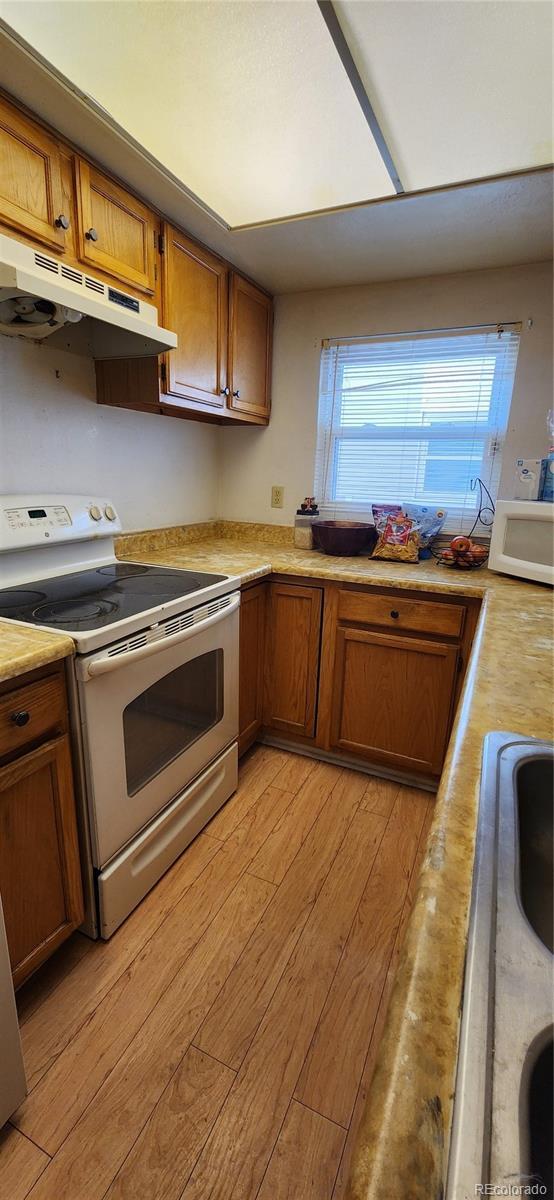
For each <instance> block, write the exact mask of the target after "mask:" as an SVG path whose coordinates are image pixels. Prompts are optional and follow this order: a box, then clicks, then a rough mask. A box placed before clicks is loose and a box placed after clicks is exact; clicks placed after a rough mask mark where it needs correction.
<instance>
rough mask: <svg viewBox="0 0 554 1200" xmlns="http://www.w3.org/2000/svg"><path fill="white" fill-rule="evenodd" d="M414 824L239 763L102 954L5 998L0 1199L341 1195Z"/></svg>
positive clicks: (302, 1198) (80, 949)
mask: <svg viewBox="0 0 554 1200" xmlns="http://www.w3.org/2000/svg"><path fill="white" fill-rule="evenodd" d="M431 811H432V798H431V797H430V796H429V795H428V794H427V793H425V792H421V791H418V790H416V789H411V788H406V787H399V786H398V785H396V784H392V783H384V782H382V781H378V780H375V779H370V778H369V777H368V776H366V775H362V774H359V773H358V772H355V771H348V770H342V769H339V768H338V767H335V766H330V765H328V764H324V763H316V762H313V761H312V760H310V759H307V758H302V757H300V756H298V755H294V754H287V753H283V752H281V751H280V750H276V749H273V748H270V747H262V746H260V747H257V748H255V749H254V750H253V751H252V752H251V753H250V754H249V755H248V756H247V758H246V759H245V760H244V762H243V765H242V768H241V778H240V786H239V790H238V791H237V793H236V795H235V796H234V797H233V798H232V799H231V800H230V801H229V803H228V804H227V805H225V807H224V808H223V809H222V810H221V811H220V812H219V813H218V814H217V816H216V817H215V818H214V820H213V821H212V822H211V824H210V825H209V826H208V827H207V829H206V830H205V832H203V833H202V834H201V835H200V836H199V837H198V838H197V839H196V841H195V842H194V843H193V845H192V846H190V847H189V849H188V850H187V851H186V852H185V854H184V855H183V856H182V857H181V859H180V860H179V862H177V863H176V864H175V866H174V867H173V868H172V869H171V870H170V871H169V872H168V873H167V875H165V876H164V878H163V879H162V880H161V881H160V883H159V884H158V885H157V887H155V888H154V889H153V891H152V892H151V893H150V894H149V896H147V898H146V899H145V900H144V901H143V903H142V904H141V905H140V907H139V908H138V909H137V910H136V911H135V912H134V913H133V914H132V915H131V917H129V919H128V920H127V921H126V922H125V924H124V925H123V926H122V927H121V929H119V930H118V932H117V933H116V934H115V936H114V937H113V938H112V939H111V941H109V942H108V943H101V942H97V943H93V942H90V941H89V940H88V939H86V938H84V937H82V936H81V935H79V934H77V935H75V936H74V937H73V938H72V939H71V940H70V942H69V943H67V944H66V946H65V947H63V948H62V950H61V951H60V952H59V953H58V955H57V956H56V957H55V958H54V959H52V960H51V961H50V963H48V964H47V965H46V967H45V968H43V970H42V971H41V972H39V973H38V974H37V975H36V976H35V978H34V979H32V980H31V981H30V982H29V983H28V984H27V986H26V987H25V988H24V989H23V990H22V991H21V993H20V995H19V1008H20V1020H21V1022H22V1026H21V1032H22V1040H23V1048H24V1055H25V1063H26V1070H27V1077H28V1081H29V1088H30V1095H29V1096H28V1098H27V1100H26V1101H25V1103H24V1104H23V1105H22V1107H21V1108H20V1109H19V1111H18V1112H17V1113H16V1114H15V1116H14V1117H13V1119H12V1122H11V1124H9V1125H8V1126H6V1127H5V1129H4V1131H3V1133H0V1198H1V1200H24V1197H27V1196H30V1197H31V1200H289V1198H290V1200H339V1198H340V1197H342V1196H343V1195H344V1189H345V1186H346V1177H347V1173H348V1163H349V1156H350V1153H351V1147H352V1142H353V1137H354V1132H355V1129H356V1126H357V1123H358V1120H359V1116H360V1113H361V1109H362V1107H363V1104H364V1100H365V1097H366V1095H367V1092H368V1089H369V1087H370V1082H371V1074H372V1070H373V1065H374V1061H375V1054H376V1049H377V1046H378V1044H379V1038H380V1036H381V1031H382V1028H383V1022H384V1019H385V1014H386V1008H387V1002H388V997H389V993H390V989H391V985H392V981H393V978H394V973H395V965H396V961H397V957H398V953H399V949H400V945H401V942H402V937H403V933H404V929H405V925H406V921H407V919H408V916H409V912H410V908H411V905H412V902H413V896H414V890H415V887H416V883H417V875H418V871H419V866H420V862H421V857H422V854H423V851H424V848H425V842H426V838H427V832H428V827H429V821H430V816H431Z"/></svg>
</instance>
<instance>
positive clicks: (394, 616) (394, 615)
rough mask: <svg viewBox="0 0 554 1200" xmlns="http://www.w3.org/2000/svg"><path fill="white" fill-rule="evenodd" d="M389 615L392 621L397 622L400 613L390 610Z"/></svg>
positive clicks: (393, 609)
mask: <svg viewBox="0 0 554 1200" xmlns="http://www.w3.org/2000/svg"><path fill="white" fill-rule="evenodd" d="M390 615H391V617H392V618H393V620H394V621H396V620H398V617H399V616H400V613H399V612H398V611H397V609H396V608H391V611H390Z"/></svg>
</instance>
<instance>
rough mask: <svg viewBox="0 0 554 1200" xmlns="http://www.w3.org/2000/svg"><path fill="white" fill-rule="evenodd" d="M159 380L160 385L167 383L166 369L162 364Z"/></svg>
mask: <svg viewBox="0 0 554 1200" xmlns="http://www.w3.org/2000/svg"><path fill="white" fill-rule="evenodd" d="M160 379H161V381H162V383H167V367H166V365H165V363H164V362H163V363H161V364H160Z"/></svg>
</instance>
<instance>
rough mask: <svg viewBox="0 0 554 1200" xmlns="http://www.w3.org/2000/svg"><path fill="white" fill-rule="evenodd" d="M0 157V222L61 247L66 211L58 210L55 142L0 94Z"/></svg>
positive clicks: (59, 179) (58, 165)
mask: <svg viewBox="0 0 554 1200" xmlns="http://www.w3.org/2000/svg"><path fill="white" fill-rule="evenodd" d="M0 162H1V164H2V169H1V172H0V223H2V224H5V225H8V226H10V227H11V228H12V229H17V230H19V231H20V232H21V233H25V234H27V235H28V236H29V237H31V238H33V240H36V241H38V242H43V243H44V244H45V245H46V246H51V247H52V248H53V249H54V250H63V249H64V247H65V229H66V228H67V226H68V224H69V220H70V217H71V213H70V212H69V211H68V210H67V205H66V207H65V209H64V194H63V189H62V177H61V155H60V147H59V145H58V143H57V142H56V140H55V139H54V138H52V137H50V135H49V134H48V133H46V132H45V130H43V129H41V128H40V126H38V125H35V124H34V123H33V122H32V121H30V120H28V118H27V117H25V116H23V115H22V114H21V113H19V112H17V110H16V109H14V108H12V106H11V105H10V104H7V103H6V101H5V100H2V99H0ZM64 226H65V228H64Z"/></svg>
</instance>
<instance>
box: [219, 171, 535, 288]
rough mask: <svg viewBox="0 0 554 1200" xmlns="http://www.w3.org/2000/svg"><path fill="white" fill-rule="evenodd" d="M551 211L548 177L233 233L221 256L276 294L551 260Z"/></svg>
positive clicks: (497, 182) (479, 186) (523, 178)
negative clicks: (224, 253)
mask: <svg viewBox="0 0 554 1200" xmlns="http://www.w3.org/2000/svg"><path fill="white" fill-rule="evenodd" d="M552 209H553V176H552V174H551V172H549V171H545V172H538V173H536V174H531V175H522V176H519V177H517V178H515V179H498V180H492V181H490V182H486V183H479V184H472V185H469V186H467V187H460V188H453V189H451V190H450V191H438V192H432V193H428V194H427V195H423V196H421V195H420V196H406V197H399V198H397V199H393V200H389V201H385V202H384V203H381V204H379V203H376V204H371V205H361V206H360V207H359V208H351V209H346V210H344V211H342V212H335V213H328V214H321V215H319V216H314V217H306V218H304V219H303V220H295V221H284V222H276V223H275V224H274V225H268V226H265V227H262V228H258V229H250V230H244V231H240V230H237V231H231V232H230V233H228V234H227V235H226V240H227V244H228V246H229V249H228V251H227V253H228V256H229V258H231V260H232V261H234V262H237V263H238V265H242V267H243V269H244V270H250V271H251V272H252V273H253V274H254V275H255V276H256V278H258V279H259V280H260V281H261V282H265V284H266V287H268V288H269V290H270V291H273V292H275V293H278V292H295V291H306V290H308V289H310V288H327V287H337V286H340V285H347V284H356V283H369V282H374V281H377V280H386V279H409V278H415V277H418V276H425V275H441V274H450V273H454V272H458V271H470V270H480V269H482V268H486V267H500V266H507V265H514V264H518V263H528V262H539V261H542V260H545V259H548V258H551V256H552ZM241 260H242V261H241ZM254 268H255V269H254Z"/></svg>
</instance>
